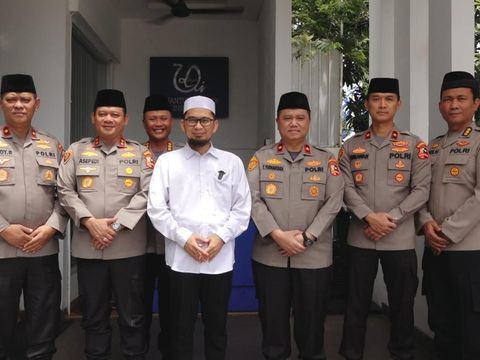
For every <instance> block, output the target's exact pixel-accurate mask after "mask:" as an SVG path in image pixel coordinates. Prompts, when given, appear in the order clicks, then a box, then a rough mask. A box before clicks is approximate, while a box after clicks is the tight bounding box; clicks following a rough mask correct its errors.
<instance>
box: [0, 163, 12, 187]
mask: <svg viewBox="0 0 480 360" xmlns="http://www.w3.org/2000/svg"><path fill="white" fill-rule="evenodd" d="M3 185H15V159H14V158H13V157H1V158H0V186H3Z"/></svg>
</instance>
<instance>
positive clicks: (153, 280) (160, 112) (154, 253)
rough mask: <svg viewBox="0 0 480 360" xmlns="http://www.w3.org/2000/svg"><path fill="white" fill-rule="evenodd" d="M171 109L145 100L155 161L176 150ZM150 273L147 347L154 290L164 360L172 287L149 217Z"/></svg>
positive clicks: (158, 99) (164, 102) (160, 239)
mask: <svg viewBox="0 0 480 360" xmlns="http://www.w3.org/2000/svg"><path fill="white" fill-rule="evenodd" d="M172 126H173V118H172V109H171V107H170V104H169V103H168V99H167V98H166V97H165V96H163V95H151V96H148V97H147V98H146V99H145V104H144V107H143V127H144V128H145V132H146V133H147V135H148V141H147V142H145V144H144V145H145V146H146V147H147V148H148V149H149V150H150V152H151V153H152V156H153V159H154V161H156V160H157V158H158V157H159V156H160V155H162V154H164V153H166V152H169V151H172V150H174V149H175V148H176V146H175V144H174V143H173V142H172V141H171V140H170V139H169V138H168V137H169V135H170V133H171V132H172ZM147 234H148V235H147V238H148V240H147V241H148V245H147V272H146V274H145V316H146V327H147V343H148V342H149V340H150V335H149V332H150V325H151V323H152V305H153V300H154V293H155V289H158V291H157V300H158V302H157V304H158V319H159V323H160V333H159V334H158V349H159V350H160V351H161V353H162V359H163V360H168V359H170V358H171V356H170V341H169V338H168V337H169V336H170V327H169V321H168V320H169V314H170V311H169V309H170V306H169V301H168V299H169V291H168V289H169V285H168V266H167V265H166V263H165V238H164V236H163V235H162V234H160V233H159V232H158V231H156V230H155V228H154V227H153V225H152V223H151V221H150V218H149V217H147Z"/></svg>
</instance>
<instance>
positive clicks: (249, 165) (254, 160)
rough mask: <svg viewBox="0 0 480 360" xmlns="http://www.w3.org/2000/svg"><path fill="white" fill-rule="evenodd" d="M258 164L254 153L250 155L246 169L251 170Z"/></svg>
mask: <svg viewBox="0 0 480 360" xmlns="http://www.w3.org/2000/svg"><path fill="white" fill-rule="evenodd" d="M257 165H258V159H257V157H256V156H255V155H254V156H252V158H251V159H250V162H249V163H248V171H252V170H253V169H255V168H256V167H257Z"/></svg>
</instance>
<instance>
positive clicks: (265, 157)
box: [247, 143, 344, 359]
mask: <svg viewBox="0 0 480 360" xmlns="http://www.w3.org/2000/svg"><path fill="white" fill-rule="evenodd" d="M247 175H248V181H249V184H250V190H251V193H252V218H253V220H254V222H255V224H256V226H257V228H258V232H259V234H258V236H257V237H256V239H255V242H254V245H253V255H252V258H253V269H254V277H255V283H256V287H257V295H258V298H259V302H260V309H259V315H260V319H261V321H262V324H263V344H262V351H263V353H264V356H265V357H266V358H269V359H285V358H287V357H288V356H289V354H290V327H289V314H290V309H291V307H292V304H293V307H294V308H295V312H294V318H295V334H296V335H295V340H296V342H297V346H298V348H299V350H300V356H301V357H302V358H305V359H310V358H311V359H314V358H321V356H323V355H322V354H323V323H324V318H325V314H326V308H325V306H326V300H327V298H328V296H327V295H328V290H329V283H330V277H331V268H330V266H331V264H332V223H333V221H334V219H335V216H336V214H337V213H338V211H339V210H340V207H341V204H342V196H343V186H344V182H343V179H342V177H341V175H340V170H339V167H338V164H337V161H336V159H335V157H334V156H333V155H332V154H331V153H329V152H328V151H326V150H322V149H319V148H317V147H315V146H312V145H310V144H305V145H304V147H303V149H302V151H300V153H299V154H298V156H297V157H296V158H295V160H293V159H292V157H291V155H290V153H289V152H288V151H287V149H286V148H285V147H284V145H283V144H282V143H278V144H275V145H269V146H265V147H263V148H261V149H260V150H258V151H257V152H256V153H255V155H254V156H253V157H252V159H251V160H250V163H249V165H248V174H247ZM275 229H281V230H284V231H286V230H300V231H306V232H308V233H310V234H312V235H313V236H315V238H316V239H317V240H316V241H315V243H314V244H313V245H312V246H310V247H308V248H306V249H305V251H303V252H302V253H300V254H297V255H294V256H290V257H285V256H282V255H281V253H280V249H279V246H278V245H277V243H276V242H275V241H274V240H273V239H272V238H271V237H270V235H269V234H270V233H271V232H272V231H273V230H275ZM292 286H293V289H294V290H293V293H292ZM267 309H268V311H267ZM312 334H318V336H316V337H315V338H312V336H311V335H312Z"/></svg>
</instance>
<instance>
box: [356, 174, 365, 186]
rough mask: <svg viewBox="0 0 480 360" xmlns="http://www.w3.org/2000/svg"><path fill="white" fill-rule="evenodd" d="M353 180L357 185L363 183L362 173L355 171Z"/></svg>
mask: <svg viewBox="0 0 480 360" xmlns="http://www.w3.org/2000/svg"><path fill="white" fill-rule="evenodd" d="M354 180H355V184H357V185H361V184H363V173H361V172H359V173H356V174H355V177H354Z"/></svg>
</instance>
